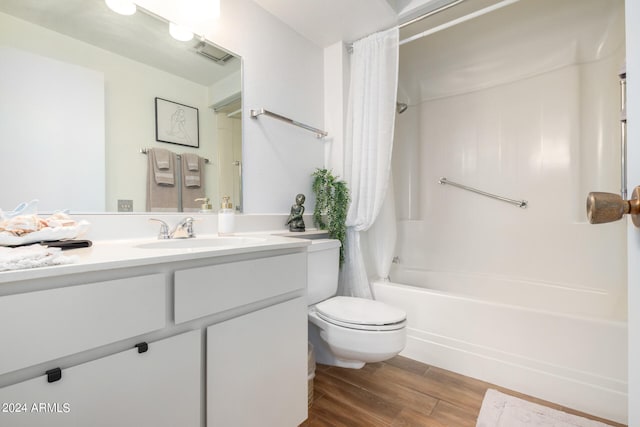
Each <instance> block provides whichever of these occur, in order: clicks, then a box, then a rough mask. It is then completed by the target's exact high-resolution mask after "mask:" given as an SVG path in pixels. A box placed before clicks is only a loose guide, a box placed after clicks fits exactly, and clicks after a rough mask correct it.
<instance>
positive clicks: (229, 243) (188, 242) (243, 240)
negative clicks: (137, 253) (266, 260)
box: [136, 237, 266, 249]
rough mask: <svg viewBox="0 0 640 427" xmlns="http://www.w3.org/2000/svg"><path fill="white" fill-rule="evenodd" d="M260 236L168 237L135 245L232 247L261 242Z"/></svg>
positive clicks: (167, 247)
mask: <svg viewBox="0 0 640 427" xmlns="http://www.w3.org/2000/svg"><path fill="white" fill-rule="evenodd" d="M265 240H266V239H264V238H260V237H213V238H204V239H198V238H195V239H168V240H158V241H155V242H150V243H142V244H140V245H136V248H141V249H195V248H223V247H224V248H232V247H238V246H247V245H253V244H257V243H262V242H264V241H265Z"/></svg>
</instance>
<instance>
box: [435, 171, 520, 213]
mask: <svg viewBox="0 0 640 427" xmlns="http://www.w3.org/2000/svg"><path fill="white" fill-rule="evenodd" d="M438 182H439V183H440V184H443V185H444V184H448V185H453V186H454V187H458V188H462V189H463V190H467V191H471V192H474V193H477V194H482V195H483V196H487V197H491V198H492V199H497V200H501V201H503V202H507V203H511V204H512V205H516V206H518V207H519V208H523V209H526V208H527V206H528V205H529V203H528V202H527V201H526V200H515V199H509V198H507V197H502V196H496V195H495V194H491V193H487V192H486V191H482V190H478V189H477V188H473V187H468V186H466V185H462V184H458V183H457V182H453V181H449V180H448V179H447V178H445V177H442V178H440V179H439V180H438Z"/></svg>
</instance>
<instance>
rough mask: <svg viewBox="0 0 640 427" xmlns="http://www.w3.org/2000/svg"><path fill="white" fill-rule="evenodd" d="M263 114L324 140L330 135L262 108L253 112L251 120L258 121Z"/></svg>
mask: <svg viewBox="0 0 640 427" xmlns="http://www.w3.org/2000/svg"><path fill="white" fill-rule="evenodd" d="M262 114H264V115H266V116H269V117H273V118H274V119H278V120H282V121H283V122H287V123H289V124H292V125H294V126H298V127H301V128H303V129H306V130H309V131H311V132H313V133H315V134H316V137H317V138H324V137H325V136H327V135H328V133H327V132H325V131H323V130H320V129H316V128H314V127H311V126H309V125H305V124H304V123H300V122H297V121H295V120H293V119H290V118H288V117H285V116H281V115H280V114H276V113H274V112H271V111H269V110H265V109H264V108H260V109H259V110H251V118H252V119H256V118H258V116H261V115H262Z"/></svg>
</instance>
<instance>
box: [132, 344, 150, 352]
mask: <svg viewBox="0 0 640 427" xmlns="http://www.w3.org/2000/svg"><path fill="white" fill-rule="evenodd" d="M135 347H136V348H137V349H138V353H146V352H147V350H149V344H147V343H146V342H141V343H138V344H136V345H135Z"/></svg>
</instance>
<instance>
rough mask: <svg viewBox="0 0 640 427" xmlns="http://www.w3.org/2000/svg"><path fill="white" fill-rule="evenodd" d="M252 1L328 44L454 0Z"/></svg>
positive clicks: (319, 43)
mask: <svg viewBox="0 0 640 427" xmlns="http://www.w3.org/2000/svg"><path fill="white" fill-rule="evenodd" d="M253 1H254V2H255V3H257V4H258V5H259V6H261V7H262V8H263V9H265V10H267V11H268V12H269V13H271V14H272V15H274V16H275V17H276V18H278V19H279V20H280V21H282V22H283V23H285V24H286V25H287V26H289V27H291V28H293V29H294V30H295V31H296V32H297V33H299V34H301V35H302V36H303V37H304V38H306V39H307V40H310V41H311V42H313V43H314V44H316V45H317V46H320V47H327V46H330V45H332V44H334V43H337V42H339V41H344V42H346V43H352V42H354V41H356V40H359V39H361V38H362V37H365V36H367V35H369V34H372V33H375V32H377V31H381V30H384V29H387V28H390V27H392V26H394V25H396V24H398V23H401V22H406V21H409V20H411V19H413V18H415V17H416V16H419V15H422V14H423V13H426V12H429V11H431V10H433V9H437V8H438V7H440V6H443V5H445V4H448V3H451V2H453V1H454V0H253ZM467 1H468V0H467ZM473 1H475V0H472V1H471V2H473Z"/></svg>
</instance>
